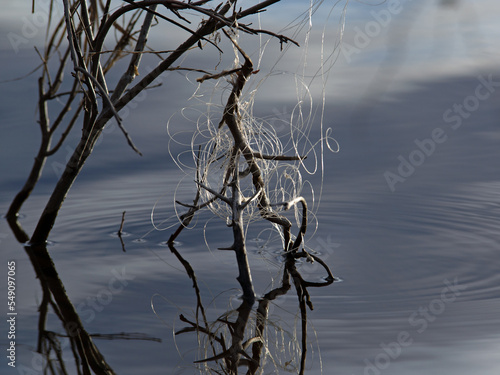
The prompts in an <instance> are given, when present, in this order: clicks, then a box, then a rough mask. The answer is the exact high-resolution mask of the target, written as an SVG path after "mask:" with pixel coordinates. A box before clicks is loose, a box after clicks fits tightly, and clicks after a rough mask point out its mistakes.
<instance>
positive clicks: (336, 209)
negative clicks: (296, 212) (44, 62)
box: [0, 69, 500, 375]
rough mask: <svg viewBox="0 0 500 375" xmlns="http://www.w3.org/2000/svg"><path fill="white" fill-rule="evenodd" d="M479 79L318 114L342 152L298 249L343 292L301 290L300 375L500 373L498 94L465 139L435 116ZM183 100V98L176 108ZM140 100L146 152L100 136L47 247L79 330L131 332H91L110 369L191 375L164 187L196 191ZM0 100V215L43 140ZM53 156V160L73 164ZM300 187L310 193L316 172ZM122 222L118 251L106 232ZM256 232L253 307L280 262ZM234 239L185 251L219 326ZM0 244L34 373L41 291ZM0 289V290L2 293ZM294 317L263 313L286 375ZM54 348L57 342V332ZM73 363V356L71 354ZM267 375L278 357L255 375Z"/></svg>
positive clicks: (140, 141)
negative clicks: (305, 302)
mask: <svg viewBox="0 0 500 375" xmlns="http://www.w3.org/2000/svg"><path fill="white" fill-rule="evenodd" d="M488 75H493V78H494V80H495V81H499V80H500V75H499V74H498V69H492V70H487V69H484V70H481V71H477V70H474V69H471V70H470V71H469V72H468V74H456V75H455V76H450V75H448V76H446V77H444V76H443V77H438V78H436V77H434V78H433V76H431V75H426V74H423V73H422V77H424V78H420V79H419V80H414V81H411V82H406V81H405V82H399V81H398V79H397V77H395V76H396V74H395V75H394V77H392V78H391V79H389V80H388V81H384V79H383V78H381V79H379V80H378V81H377V79H374V80H373V81H372V84H371V85H370V83H368V84H367V82H365V81H364V80H363V79H364V78H363V77H361V78H360V79H359V80H357V79H356V77H355V76H356V74H353V78H352V82H351V83H350V85H349V92H350V94H352V93H353V92H354V94H355V93H356V88H357V87H358V86H359V95H354V97H359V98H363V99H359V100H354V101H348V102H347V103H345V102H344V103H342V102H340V103H337V102H335V101H332V104H330V105H328V107H327V109H326V114H325V119H326V120H325V125H326V126H331V127H332V129H333V133H332V135H333V136H334V137H335V139H336V140H337V141H338V142H339V144H340V152H339V153H336V154H332V153H329V152H326V153H325V173H324V180H323V187H322V193H321V200H320V201H318V200H316V202H315V206H314V207H315V209H314V210H315V214H316V217H317V222H318V223H319V226H318V228H317V230H316V232H314V233H313V231H312V230H310V231H309V232H308V233H307V235H306V242H305V243H306V246H307V247H308V249H310V251H312V252H315V254H317V255H318V256H320V257H321V259H323V260H324V261H325V262H326V263H327V264H328V265H329V266H330V268H331V270H332V272H333V274H334V275H335V276H336V277H338V278H339V279H340V280H341V282H334V283H333V284H332V285H329V286H327V287H323V288H310V294H311V300H312V303H313V305H314V310H313V311H309V312H308V319H309V332H308V348H309V352H308V358H307V362H306V363H307V366H306V367H307V370H306V374H319V373H321V371H323V373H324V374H336V375H380V374H384V375H385V374H388V375H390V374H397V375H401V374H403V375H413V374H424V373H425V374H435V375H451V374H453V375H470V374H475V375H493V374H497V373H498V371H499V369H500V360H499V357H498V352H499V350H500V329H499V328H500V318H499V317H498V311H500V274H499V272H498V270H499V269H500V255H499V249H500V226H499V224H500V167H499V166H500V147H499V146H500V137H499V136H498V134H499V129H498V126H499V124H498V118H499V114H500V112H499V110H498V108H499V107H498V103H499V99H500V96H499V94H498V90H497V89H496V88H495V89H494V91H493V92H492V94H491V96H490V97H489V99H488V100H485V101H481V102H480V105H479V107H478V109H477V110H475V111H473V112H472V113H470V116H468V117H467V118H465V119H463V123H462V125H461V126H460V127H459V128H457V129H454V128H453V127H452V126H451V124H450V123H447V122H445V121H444V120H443V115H444V113H445V111H446V110H447V109H449V108H453V105H454V104H455V103H463V102H464V100H465V98H467V97H468V96H470V95H472V94H474V92H475V89H476V87H477V85H478V82H480V81H478V76H481V77H488ZM377 82H378V83H377ZM391 83H392V84H394V86H395V88H394V89H391V88H390V86H391ZM29 85H30V84H28V83H19V84H18V83H16V84H9V86H8V90H13V91H9V92H10V93H13V94H16V95H18V93H20V92H21V93H25V92H30V90H32V88H31V87H29ZM367 86H370V87H369V88H367V89H366V90H367V91H366V92H364V91H363V88H366V87H367ZM4 87H5V86H4ZM165 95H167V94H165ZM188 95H189V94H188V93H186V97H187V96H188ZM336 95H337V94H336ZM180 96H181V95H179V97H177V98H175V99H176V100H178V102H179V103H180V102H182V101H183V99H182V98H181V97H180ZM28 99H29V100H31V99H30V98H29V96H28V97H27V100H28ZM32 99H33V103H34V100H35V99H34V98H32ZM149 99H150V100H151V101H148V102H145V103H142V104H141V105H140V107H139V109H138V110H137V111H136V112H134V113H132V114H131V117H130V118H129V119H128V121H129V122H130V124H138V123H139V124H141V125H142V127H141V128H140V129H134V127H133V126H131V133H132V137H133V138H134V140H135V141H136V143H137V145H138V147H139V148H140V149H141V150H143V152H144V154H145V156H144V157H143V158H142V159H141V158H138V157H137V156H136V155H134V154H133V153H132V152H131V151H130V150H129V149H128V148H127V146H126V145H125V141H124V140H123V139H122V138H121V135H120V134H117V133H118V132H112V131H110V132H108V133H105V134H104V140H103V142H102V144H100V145H99V146H98V147H97V149H96V151H95V154H94V155H92V157H91V159H90V160H89V162H88V164H87V165H86V168H84V172H83V173H82V174H81V176H80V177H79V178H78V180H77V181H76V183H75V185H74V187H73V188H72V190H71V192H70V194H69V196H68V198H67V200H66V202H65V204H64V206H63V208H62V210H61V212H60V215H59V217H58V220H57V222H56V225H55V227H54V230H53V232H52V233H51V236H50V240H51V242H50V246H49V248H48V250H49V252H50V255H51V257H52V259H53V261H54V263H55V266H56V268H57V272H58V273H59V276H60V279H61V280H62V282H63V283H64V286H65V289H66V291H67V294H68V296H69V298H70V300H71V301H72V303H73V304H74V305H75V307H76V308H77V311H78V312H79V313H80V317H81V320H82V322H83V324H84V327H85V328H86V329H87V331H88V332H89V333H91V334H94V333H95V334H101V335H102V334H118V333H126V334H129V336H128V337H126V338H127V339H123V338H122V339H116V340H105V339H103V338H102V337H101V338H98V337H96V338H95V342H96V344H97V346H98V348H99V349H100V350H101V352H102V353H103V354H104V356H105V358H106V360H107V362H108V363H109V364H110V365H111V366H112V368H113V369H114V370H115V372H116V373H117V374H137V373H150V374H160V373H162V374H163V373H167V374H170V373H186V374H191V373H194V365H193V361H194V360H195V359H200V356H199V353H198V352H197V350H198V344H197V338H196V335H195V334H194V333H193V334H186V335H178V336H174V335H173V332H174V331H178V330H179V329H181V328H183V327H185V326H186V323H185V322H181V321H180V320H179V315H180V314H183V315H184V316H186V317H187V318H188V319H193V317H194V316H195V314H196V312H195V311H196V295H195V290H194V288H193V282H192V281H191V280H190V279H189V277H188V275H187V274H186V271H185V269H184V266H183V265H182V264H181V262H179V260H178V259H177V258H176V257H175V256H174V255H173V254H172V252H171V251H170V249H169V248H168V247H167V246H166V245H165V241H166V240H167V239H168V237H169V236H170V234H171V233H172V231H173V228H170V229H167V228H168V227H169V225H171V224H173V223H174V221H173V220H172V219H171V215H172V213H173V212H172V208H173V205H172V201H173V197H172V195H173V192H174V191H177V194H178V195H177V196H176V199H179V200H182V201H184V202H189V201H190V200H192V195H193V194H194V187H193V186H192V183H191V180H190V177H186V178H184V179H182V176H183V175H182V174H179V173H178V171H177V170H176V169H175V167H174V166H173V164H172V161H171V160H170V158H169V156H168V153H167V149H168V146H167V143H168V137H167V136H166V132H165V123H166V119H167V118H168V116H169V115H170V112H169V108H166V107H167V106H165V105H164V101H165V98H164V97H162V96H161V95H158V96H155V95H154V94H151V96H150V98H149ZM0 105H1V110H2V115H3V118H4V120H5V121H4V122H5V124H6V125H3V124H2V132H3V133H4V135H5V137H4V136H3V137H2V139H1V149H0V153H1V156H2V160H3V162H2V164H1V165H0V172H1V174H2V180H0V188H1V195H0V211H1V212H5V211H6V210H7V207H8V204H9V202H10V199H11V198H12V197H13V196H14V194H15V192H16V191H17V189H18V188H19V187H20V186H21V184H22V183H23V181H24V180H23V179H24V178H25V176H26V175H27V173H28V168H29V167H30V163H31V160H32V157H33V148H34V147H36V142H37V139H35V138H34V137H33V139H31V138H29V139H27V138H26V134H27V131H28V129H29V131H30V132H31V131H34V130H33V129H34V123H33V121H32V120H33V118H32V117H33V116H31V117H30V116H27V115H26V111H25V108H24V104H23V103H20V102H17V101H16V102H12V103H8V100H5V101H4V102H3V103H0ZM261 105H262V106H261V107H259V108H258V109H256V112H260V113H257V115H261V116H263V117H265V116H270V115H271V116H272V115H273V114H274V115H276V110H277V109H278V110H279V111H281V110H282V108H284V107H283V104H282V103H281V102H280V103H279V104H278V103H272V102H266V103H262V104H261ZM30 108H31V107H30ZM158 108H160V109H158ZM158 118H160V119H159V120H158ZM175 126H177V127H179V128H182V126H183V123H178V124H177V123H176V124H175ZM437 128H439V129H442V132H443V133H444V134H445V135H446V140H445V141H444V142H442V143H438V144H435V148H434V149H433V151H432V152H431V153H430V155H426V156H425V160H423V161H422V163H421V165H418V166H415V167H414V171H413V172H412V173H409V175H408V176H405V177H404V182H403V181H401V182H398V183H396V184H395V185H393V186H392V189H391V186H390V184H389V183H388V182H387V180H386V178H385V175H384V174H386V173H387V172H388V171H389V172H391V173H397V169H398V166H399V164H400V162H401V159H398V157H399V156H401V157H402V158H404V159H405V160H409V158H410V155H411V153H412V152H414V151H415V150H418V146H417V143H416V140H418V141H422V140H424V139H428V138H430V137H432V134H433V131H435V129H437ZM311 136H312V137H314V136H315V135H314V134H312V135H311ZM151 140H154V141H151ZM73 141H74V140H73ZM174 153H175V150H174ZM58 157H59V159H56V161H57V162H58V163H60V162H63V161H64V158H65V155H61V156H58ZM46 170H47V173H46V174H45V175H44V177H43V178H42V180H41V182H40V185H39V186H38V188H37V190H36V191H35V193H34V195H33V196H32V197H31V198H30V199H29V200H28V202H27V203H26V204H25V206H24V208H23V210H22V216H21V218H20V222H21V225H22V226H23V227H24V228H25V229H26V230H27V231H28V232H31V231H32V230H33V227H34V225H35V224H36V221H37V218H38V215H39V214H40V212H41V210H42V209H43V205H44V204H45V202H46V199H47V196H48V194H49V193H50V191H51V187H52V186H53V184H54V182H55V181H56V178H57V173H58V172H57V170H58V169H57V164H52V165H51V164H49V165H48V166H47V169H46ZM181 179H182V181H181V182H180V185H178V184H179V181H180V180H181ZM310 180H311V183H312V185H313V186H314V187H315V191H316V199H318V198H319V190H320V189H319V187H320V185H321V176H320V175H315V176H312V177H310ZM179 186H180V187H179ZM123 211H126V215H125V226H124V232H125V233H124V235H123V238H122V239H123V245H122V243H121V242H120V239H119V238H118V236H117V235H116V232H117V230H118V228H119V226H120V221H121V216H122V212H123ZM207 219H209V220H208V222H207ZM152 222H153V223H154V225H155V226H156V227H157V228H156V229H155V228H154V227H153V224H152ZM205 223H206V226H205ZM193 224H195V223H193ZM204 228H205V229H204ZM252 228H253V229H252V230H251V231H250V232H249V234H248V239H249V241H248V250H249V258H250V264H251V268H252V274H253V278H254V282H255V288H256V292H257V294H258V295H259V296H262V295H264V294H265V293H267V292H268V291H269V290H271V289H272V288H275V287H278V286H279V284H280V280H281V272H282V271H283V258H282V257H281V255H280V249H279V247H278V246H277V244H276V242H273V241H269V242H268V241H267V240H266V239H267V235H268V233H269V232H268V231H266V229H268V228H267V226H266V225H265V224H262V225H261V224H256V225H255V227H252ZM229 241H230V229H229V228H227V227H226V225H225V223H224V222H223V221H222V220H220V219H219V218H215V219H213V218H211V216H210V215H208V214H203V215H201V216H200V217H199V219H197V221H196V227H195V228H194V230H192V231H184V232H183V233H182V234H181V236H180V237H179V243H178V244H177V250H178V251H179V253H180V254H182V256H184V258H185V259H186V260H187V261H188V262H189V263H190V265H191V266H192V268H193V270H194V271H195V273H196V277H197V280H198V285H199V288H200V293H201V296H202V299H203V302H204V305H205V309H206V312H207V316H208V319H209V320H211V321H215V320H216V319H217V317H219V316H221V315H222V314H224V313H225V312H226V311H228V310H231V309H233V308H236V307H238V305H239V304H240V302H241V301H240V299H239V295H240V291H239V290H238V286H239V285H238V283H237V281H236V279H235V278H236V276H237V269H236V263H235V259H234V254H233V253H232V252H226V251H218V250H216V249H217V248H218V247H225V246H228V245H230V243H229ZM0 246H1V249H2V255H1V258H2V262H3V263H2V267H3V268H5V263H6V261H7V260H11V259H14V260H16V262H17V275H18V284H17V301H18V311H19V316H18V324H17V328H18V332H17V334H18V336H17V350H18V364H19V366H21V367H20V368H23V367H22V366H26V367H25V368H28V369H30V370H33V371H35V370H37V369H38V367H37V366H36V363H37V360H38V359H39V358H38V357H37V355H36V354H35V348H36V341H37V334H38V332H37V325H38V318H39V313H38V312H37V309H38V306H39V304H40V301H41V300H42V292H41V290H40V283H39V281H38V280H37V279H36V278H35V273H34V270H33V267H32V264H31V262H30V260H29V257H28V255H27V253H26V252H25V250H24V249H23V247H22V245H20V244H19V243H17V241H16V240H15V238H14V236H13V234H12V232H11V231H10V229H9V228H8V226H7V224H6V223H5V222H4V221H2V222H1V223H0ZM124 250H125V251H124ZM298 269H299V271H300V272H301V274H302V275H303V277H304V278H305V279H307V280H310V281H316V282H319V281H322V280H324V276H325V274H324V271H323V269H322V268H321V267H320V266H319V265H318V264H317V263H314V264H310V263H307V262H299V265H298ZM2 272H3V271H2ZM120 286H123V288H121V287H120ZM110 290H114V292H112V293H111V294H109V291H110ZM0 291H1V292H2V294H3V295H5V293H6V287H5V283H2V285H0ZM109 296H111V297H109ZM299 320H300V315H299V308H298V304H297V296H296V294H295V293H294V292H293V293H292V292H289V293H288V294H286V295H284V296H280V297H278V298H276V299H275V300H273V301H272V302H271V307H270V322H272V326H273V328H275V330H274V331H272V330H271V332H273V333H270V336H269V337H268V339H269V343H270V350H271V351H272V353H273V355H274V356H275V357H274V358H275V360H276V361H277V362H276V363H278V365H277V366H278V367H280V368H285V369H288V370H291V369H292V368H293V366H294V365H296V363H297V361H298V352H297V348H296V347H297V345H298V343H297V342H296V340H295V341H294V333H295V334H297V333H300V321H299ZM47 329H48V330H52V331H55V332H61V331H62V328H61V324H60V322H59V321H58V319H57V317H56V316H55V315H54V314H49V317H48V320H47ZM4 332H5V331H4ZM273 335H274V336H273ZM152 338H154V339H161V342H158V340H151V339H152ZM131 339H132V340H131ZM61 342H62V344H63V345H66V341H65V339H64V338H61ZM290 343H291V344H290ZM287 344H290V345H289V346H287ZM202 346H203V345H202ZM2 348H4V345H3V346H2ZM67 354H69V353H68V352H67ZM65 360H66V361H67V363H68V364H69V363H70V362H71V361H72V360H73V359H72V357H71V355H70V354H69V356H67V357H65ZM280 361H281V362H280ZM34 363H35V365H34ZM2 366H4V364H2ZM2 368H3V367H2ZM274 368H275V367H274V365H273V364H272V363H271V364H270V365H269V366H268V367H266V372H265V373H273V371H274ZM35 372H36V371H35ZM13 373H14V372H13ZM36 373H39V372H36ZM283 373H284V371H283Z"/></svg>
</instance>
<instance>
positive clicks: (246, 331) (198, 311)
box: [153, 243, 335, 374]
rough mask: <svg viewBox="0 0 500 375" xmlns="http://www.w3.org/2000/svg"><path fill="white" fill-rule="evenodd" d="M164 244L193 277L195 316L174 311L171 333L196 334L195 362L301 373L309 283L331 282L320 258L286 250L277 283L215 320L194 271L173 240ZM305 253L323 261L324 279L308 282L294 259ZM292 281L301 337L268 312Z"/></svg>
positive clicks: (209, 368) (229, 370)
mask: <svg viewBox="0 0 500 375" xmlns="http://www.w3.org/2000/svg"><path fill="white" fill-rule="evenodd" d="M168 246H169V248H170V251H171V252H172V253H173V254H174V255H175V256H176V257H177V259H178V260H179V261H180V262H181V264H182V265H183V266H184V269H185V270H186V273H187V275H188V276H189V278H190V279H191V280H192V282H193V288H194V290H195V294H196V308H195V309H194V311H195V313H194V317H193V318H191V319H190V318H188V317H186V316H185V315H184V314H179V319H180V320H181V321H182V322H183V323H185V324H186V326H185V327H184V328H182V329H180V330H178V331H176V332H175V335H181V334H186V333H196V334H197V337H198V343H199V353H200V355H201V356H204V357H205V358H203V359H201V360H198V361H196V362H195V364H197V365H198V366H199V370H200V371H202V372H203V373H223V374H238V373H239V372H238V369H239V368H240V367H243V368H246V374H256V373H257V372H258V371H259V370H266V369H268V367H269V366H272V367H274V369H273V370H274V371H275V372H274V373H279V371H280V369H283V370H290V369H293V368H295V370H296V371H297V373H298V374H304V371H305V365H306V356H307V333H308V332H307V307H309V309H311V310H312V309H313V304H312V302H311V298H310V295H309V291H308V288H309V287H324V286H328V285H330V284H332V283H333V282H334V281H335V278H334V277H333V275H332V273H331V271H330V269H329V268H328V266H327V265H326V264H325V263H324V262H323V261H322V260H321V259H320V258H318V257H317V256H315V255H313V254H308V253H306V252H305V251H293V252H286V253H285V254H284V268H283V272H282V276H281V282H280V286H279V287H277V288H274V289H272V290H270V291H269V292H267V293H266V294H265V295H263V296H262V297H261V298H258V300H257V303H254V302H252V301H249V300H248V299H244V298H243V299H242V302H241V304H240V305H239V306H238V307H237V308H235V309H229V310H228V311H226V312H225V313H224V314H222V315H220V316H219V317H218V318H217V319H216V320H215V321H208V319H207V313H206V309H205V306H204V304H203V302H202V295H201V292H200V288H199V287H198V281H197V278H196V274H195V271H194V270H193V268H192V267H191V265H190V263H189V262H188V261H187V260H186V259H185V258H184V257H183V256H182V255H181V254H180V253H179V251H177V249H176V248H175V246H174V245H173V244H172V243H169V244H168ZM309 257H312V258H313V259H314V261H317V262H318V263H319V264H321V265H322V266H323V268H324V270H325V274H326V275H325V277H324V281H323V282H310V281H307V280H305V279H304V278H303V277H302V275H301V274H300V271H299V270H298V269H297V260H298V259H300V258H309ZM290 279H291V280H290ZM291 282H293V285H294V287H295V293H296V296H297V299H298V307H299V310H300V322H301V329H300V333H299V335H300V337H294V334H293V333H287V332H286V330H285V329H284V328H283V327H280V326H279V324H277V323H276V322H274V321H272V320H271V319H270V317H269V310H270V305H271V303H272V302H273V301H275V300H277V299H278V298H280V297H282V296H284V295H285V294H287V293H288V292H290V290H291V285H292V284H291ZM255 305H256V306H255ZM153 307H154V303H153ZM286 336H289V339H290V340H291V341H285V340H287V337H286ZM269 337H282V338H283V342H282V343H281V344H283V345H280V344H279V343H278V344H275V345H274V348H273V345H272V344H271V342H270V339H269ZM285 347H288V348H289V349H297V350H292V353H289V355H290V358H283V357H285V356H287V354H286V353H284V349H286V348H285ZM268 363H269V365H268Z"/></svg>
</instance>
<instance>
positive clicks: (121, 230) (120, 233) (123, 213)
mask: <svg viewBox="0 0 500 375" xmlns="http://www.w3.org/2000/svg"><path fill="white" fill-rule="evenodd" d="M126 212H127V211H123V212H122V222H121V223H120V229H118V232H117V233H116V234H118V236H120V237H121V235H122V234H123V224H125V213H126Z"/></svg>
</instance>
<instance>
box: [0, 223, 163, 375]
mask: <svg viewBox="0 0 500 375" xmlns="http://www.w3.org/2000/svg"><path fill="white" fill-rule="evenodd" d="M8 222H9V225H10V227H11V229H12V231H13V233H14V235H15V237H16V239H17V240H18V241H19V242H21V243H25V244H27V243H28V240H29V236H28V235H27V233H26V232H25V231H24V230H23V228H22V227H21V225H20V224H19V222H18V221H17V218H14V219H8ZM24 249H25V251H26V253H27V254H28V257H29V259H30V261H31V264H32V266H33V269H34V271H35V275H36V277H37V279H38V280H39V282H40V286H41V289H42V300H41V302H40V305H39V308H38V312H39V315H38V338H37V343H36V352H37V353H39V354H40V355H41V356H42V358H43V364H42V365H41V366H42V368H40V370H41V371H42V373H43V374H64V375H66V374H73V373H77V374H92V373H94V374H97V375H111V374H115V372H114V371H113V369H112V368H111V366H110V365H109V364H108V363H107V362H106V359H105V358H104V356H103V354H102V353H101V352H100V350H99V349H98V348H97V346H96V345H95V344H94V339H107V340H117V339H120V340H148V341H158V342H159V341H161V340H160V339H158V338H154V337H150V336H147V335H145V334H142V333H111V334H110V333H94V334H90V333H89V332H87V330H86V329H85V328H84V326H83V323H82V320H81V319H80V316H79V314H78V312H77V310H76V309H75V305H74V304H73V303H72V302H71V300H70V299H69V297H68V295H67V293H66V289H65V287H64V284H63V282H62V281H61V279H60V278H59V274H58V272H57V269H56V267H55V265H54V262H53V261H52V258H51V256H50V254H49V252H48V251H47V246H46V245H45V244H44V245H25V246H24ZM50 308H52V312H53V315H54V316H56V317H57V318H58V319H59V320H60V322H61V325H62V328H63V330H64V333H59V332H54V331H50V330H48V329H47V328H46V325H47V320H48V317H49V314H50ZM64 340H68V342H69V348H68V347H67V346H68V345H65V344H64V343H63V341H64ZM65 350H68V351H69V352H70V353H71V355H72V357H73V359H74V367H75V369H74V370H73V369H70V368H69V366H70V365H71V364H70V362H69V361H67V358H68V356H67V355H66V353H65ZM19 371H20V373H21V371H23V370H22V369H21V368H20V369H19ZM26 373H33V372H32V371H28V372H26Z"/></svg>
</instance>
